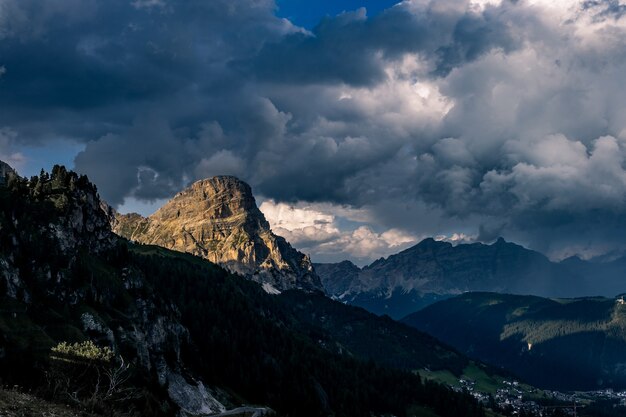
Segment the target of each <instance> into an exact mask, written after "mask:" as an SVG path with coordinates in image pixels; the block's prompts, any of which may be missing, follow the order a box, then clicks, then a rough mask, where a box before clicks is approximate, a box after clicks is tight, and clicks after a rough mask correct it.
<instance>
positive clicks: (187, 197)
mask: <svg viewBox="0 0 626 417" xmlns="http://www.w3.org/2000/svg"><path fill="white" fill-rule="evenodd" d="M113 231H114V232H116V233H117V234H119V235H121V236H123V237H126V238H128V239H130V240H132V241H136V242H139V243H143V244H151V245H158V246H162V247H165V248H168V249H172V250H176V251H181V252H188V253H191V254H194V255H197V256H200V257H202V258H205V259H208V260H209V261H211V262H214V263H217V264H219V265H221V266H223V267H225V268H227V269H228V270H230V271H231V272H236V273H239V274H242V275H245V276H247V277H249V278H251V279H252V280H254V281H257V282H260V283H263V284H266V286H265V288H266V290H268V291H270V292H272V291H276V290H281V291H282V290H285V289H293V288H299V289H305V290H319V291H323V287H322V285H321V282H320V279H319V277H318V276H317V274H316V273H315V271H314V269H313V265H312V263H311V261H310V259H309V257H308V256H307V255H304V254H302V253H300V252H298V251H297V250H296V249H294V248H293V247H292V246H291V245H290V244H289V243H288V242H287V241H286V240H285V239H284V238H282V237H280V236H276V235H275V234H274V233H272V231H271V229H270V225H269V223H268V222H267V221H266V220H265V217H264V216H263V213H261V211H260V210H259V209H258V207H257V205H256V202H255V200H254V197H253V195H252V190H251V189H250V186H249V185H248V184H246V183H244V182H243V181H240V180H239V179H237V178H235V177H230V176H219V177H213V178H209V179H206V180H201V181H197V182H195V183H194V184H192V185H191V186H190V187H188V188H187V189H185V190H183V191H181V192H180V193H178V194H177V195H176V196H175V197H174V198H173V199H172V200H170V201H169V202H168V203H166V204H165V205H164V206H163V207H161V208H160V209H159V210H158V211H157V212H156V213H154V214H153V215H151V216H150V217H148V218H144V217H142V216H140V215H138V214H126V215H119V214H118V215H117V216H116V218H115V221H114V222H113Z"/></svg>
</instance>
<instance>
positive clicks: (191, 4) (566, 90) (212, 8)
mask: <svg viewBox="0 0 626 417" xmlns="http://www.w3.org/2000/svg"><path fill="white" fill-rule="evenodd" d="M0 159H2V160H5V161H6V162H9V163H10V164H12V165H13V166H15V167H16V168H17V169H18V171H20V172H21V173H22V174H25V175H31V174H34V173H37V172H38V171H39V169H40V168H42V167H44V168H50V167H51V165H52V164H54V163H63V164H66V165H68V166H70V167H73V168H75V169H76V170H77V171H79V172H80V173H85V174H87V175H89V177H90V178H91V179H92V180H93V181H94V182H95V183H96V184H97V185H98V187H99V190H100V193H101V195H102V196H103V197H104V198H105V199H106V200H107V201H108V202H109V203H110V204H112V205H114V206H117V207H118V208H120V210H121V211H130V210H138V211H141V212H143V213H149V212H150V211H151V210H153V209H154V208H156V207H158V205H159V204H161V203H162V202H163V201H164V199H167V198H168V197H171V196H172V195H173V194H174V193H176V192H177V191H179V190H180V189H182V188H183V187H184V186H185V185H187V184H189V183H190V182H191V181H194V180H197V179H201V178H205V177H208V176H212V175H217V174H231V175H236V176H239V177H240V178H242V179H244V180H246V181H247V182H249V183H250V184H251V185H252V187H253V190H254V191H255V193H256V195H257V199H258V202H259V204H260V205H261V208H262V210H263V211H264V212H265V213H266V215H267V217H268V219H269V220H270V222H271V223H272V225H273V227H274V228H275V230H276V231H277V232H278V233H280V234H283V235H284V236H285V237H287V238H288V239H289V240H290V241H291V242H292V243H293V244H294V245H295V246H296V247H298V248H300V249H302V250H304V251H306V252H308V253H311V255H312V257H313V259H314V260H317V261H329V260H339V259H343V258H350V259H353V260H355V261H357V262H358V263H360V264H363V263H366V262H369V261H371V260H372V259H375V258H378V257H380V256H384V255H388V254H390V253H393V252H396V251H398V250H399V249H402V248H404V247H407V246H409V245H411V244H413V243H415V242H416V241H418V240H419V239H421V238H423V237H426V236H439V237H440V238H445V239H451V240H456V241H472V240H478V241H483V242H489V241H491V240H493V239H494V238H495V237H497V236H500V235H501V236H504V237H505V238H506V239H507V240H513V241H516V242H519V243H522V244H524V245H526V246H528V247H531V248H534V249H537V250H539V251H542V252H544V253H546V254H548V255H549V256H551V257H553V258H556V259H558V258H563V257H565V256H569V255H572V254H581V255H583V256H585V257H590V256H594V255H598V254H602V253H606V252H614V251H616V252H621V251H624V250H625V249H626V1H624V0H585V1H580V0H469V1H468V0H432V1H431V0H407V1H404V2H401V3H397V4H396V2H394V1H387V0H377V1H372V0H346V1H338V0H327V1H317V2H311V1H305V0H277V1H272V0H204V1H200V0H46V1H45V2H42V1H40V0H0Z"/></svg>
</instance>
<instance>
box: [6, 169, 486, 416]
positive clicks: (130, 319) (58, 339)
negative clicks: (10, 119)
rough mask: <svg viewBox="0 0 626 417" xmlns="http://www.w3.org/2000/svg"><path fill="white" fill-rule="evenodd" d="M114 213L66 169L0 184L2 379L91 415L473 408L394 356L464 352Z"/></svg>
mask: <svg viewBox="0 0 626 417" xmlns="http://www.w3.org/2000/svg"><path fill="white" fill-rule="evenodd" d="M110 216H111V213H110V212H109V211H108V209H107V208H106V206H104V205H103V204H102V203H101V202H100V200H99V198H98V194H97V190H96V187H95V186H93V185H92V184H91V183H89V181H88V180H87V178H86V177H79V176H77V175H76V174H75V173H72V172H67V171H66V170H65V169H64V168H62V167H55V168H54V169H53V171H52V174H51V175H48V174H47V173H44V174H43V175H41V176H38V177H37V176H36V177H33V178H31V179H30V180H26V179H21V178H18V179H16V180H15V181H11V183H10V184H9V185H8V186H4V185H3V186H0V231H1V233H0V379H1V380H2V383H3V385H5V386H13V385H18V386H21V387H24V388H25V389H30V390H32V391H33V392H36V393H38V395H42V396H44V397H46V398H47V399H49V400H53V401H54V402H62V403H67V404H74V405H78V406H80V408H81V410H83V411H85V412H87V413H92V414H95V415H154V416H173V415H179V416H192V415H193V416H198V415H208V414H215V413H218V414H217V415H220V414H219V413H221V412H222V411H223V410H224V409H229V408H236V407H240V406H241V405H242V404H260V405H261V406H254V407H248V408H244V411H243V412H239V414H245V412H246V410H247V411H250V412H251V413H257V414H264V413H266V412H269V408H268V407H271V409H273V410H275V411H276V413H277V415H279V416H296V415H297V416H305V417H307V416H328V415H335V416H363V415H391V414H392V415H397V416H409V415H411V416H414V415H429V416H441V417H446V416H457V415H466V416H482V415H484V413H483V410H482V408H481V407H480V406H479V405H478V404H477V402H476V401H474V400H473V399H472V398H471V397H470V396H468V395H465V394H458V393H455V392H453V391H451V390H450V389H448V388H445V387H443V386H440V385H437V384H433V383H424V382H422V381H421V379H420V378H419V376H418V375H416V374H414V373H412V372H407V371H405V370H403V369H406V368H407V367H413V366H421V365H422V364H425V365H432V366H433V367H437V366H444V367H445V366H446V364H447V359H446V357H450V358H451V360H450V363H452V364H453V365H454V366H456V367H458V366H462V365H463V364H464V363H466V361H467V359H466V358H464V357H463V355H461V354H459V353H458V352H456V351H454V350H452V349H450V348H447V347H446V346H445V345H443V344H441V343H440V342H437V341H436V340H434V339H433V338H432V337H429V336H427V335H425V334H423V333H421V332H419V331H417V330H414V329H410V328H408V327H406V326H404V325H401V324H398V323H394V322H391V321H390V320H387V319H384V318H378V317H375V316H373V315H372V314H369V313H367V312H365V311H363V310H360V309H356V308H354V307H350V306H345V305H343V304H342V303H339V302H335V301H332V300H330V299H327V298H325V297H323V296H322V295H321V294H320V293H316V292H303V291H298V290H291V291H285V292H284V293H283V294H280V295H278V296H276V295H270V294H268V293H267V292H266V291H264V290H263V289H262V287H261V285H259V284H258V283H255V282H252V281H250V280H248V279H244V278H242V277H241V276H239V275H233V274H231V273H229V272H228V271H226V270H225V269H223V268H221V267H220V266H218V265H215V264H213V263H211V262H209V261H207V260H205V259H202V258H200V257H197V256H193V255H191V254H186V253H181V252H175V251H171V250H168V249H165V248H161V247H158V246H152V245H138V244H133V243H132V242H128V241H126V240H125V239H123V238H120V237H118V236H117V235H115V234H114V233H112V231H111V229H110ZM320 300H321V301H320ZM318 302H319V306H317V303H318ZM329 303H330V304H329ZM312 314H314V315H315V317H312V316H311V315H312ZM305 316H306V319H305ZM340 320H344V322H343V323H340ZM338 323H340V324H338ZM370 327H372V328H374V331H373V332H372V333H371V334H372V337H373V338H376V339H379V340H378V341H376V340H373V342H375V343H373V344H372V345H371V347H368V346H366V345H363V344H362V343H354V342H353V341H352V340H351V338H350V333H346V334H345V335H341V334H340V332H346V331H349V330H350V328H351V329H353V331H352V333H351V334H352V335H356V336H355V338H357V339H360V340H363V339H365V338H366V335H367V332H368V331H369V330H368V328H370ZM372 347H373V348H372ZM413 350H415V352H416V353H417V354H416V355H415V358H411V357H410V356H411V352H412V351H413ZM397 352H400V353H401V354H397ZM394 356H395V357H397V358H398V361H397V363H395V364H394V363H393V362H394V361H393V357H394ZM409 360H410V361H412V362H408V361H409ZM394 368H395V369H394ZM252 408H254V410H252ZM235 414H236V413H235ZM235 414H233V413H231V414H229V415H235Z"/></svg>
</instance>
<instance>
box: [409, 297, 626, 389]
mask: <svg viewBox="0 0 626 417" xmlns="http://www.w3.org/2000/svg"><path fill="white" fill-rule="evenodd" d="M402 322H404V323H406V324H409V325H411V326H414V327H416V328H417V329H420V330H423V331H426V332H428V333H429V334H432V335H433V336H435V337H437V338H438V339H440V340H442V341H444V342H446V343H449V344H450V345H452V346H454V347H456V348H457V349H459V350H461V351H462V352H464V353H466V354H467V355H469V356H471V357H474V358H477V359H481V360H483V361H485V362H488V363H491V364H492V365H495V366H498V367H502V368H504V369H506V370H509V371H511V372H513V373H515V374H517V375H519V376H520V377H521V378H523V379H525V380H526V381H528V382H530V383H532V384H533V385H535V386H538V387H542V388H550V389H558V390H592V389H600V388H614V389H624V388H626V304H624V301H623V298H622V297H619V298H618V299H614V298H603V297H596V298H575V299H549V298H541V297H534V296H520V295H508V294H494V293H467V294H463V295H460V296H458V297H455V298H451V299H448V300H445V301H440V302H438V303H435V304H433V305H431V306H428V307H426V308H424V309H423V310H420V311H418V312H416V313H414V314H411V315H409V316H407V317H406V318H404V319H403V320H402Z"/></svg>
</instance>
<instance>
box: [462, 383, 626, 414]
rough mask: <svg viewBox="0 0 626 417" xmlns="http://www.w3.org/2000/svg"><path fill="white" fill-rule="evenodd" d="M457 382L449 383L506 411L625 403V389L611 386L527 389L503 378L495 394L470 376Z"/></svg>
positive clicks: (566, 411)
mask: <svg viewBox="0 0 626 417" xmlns="http://www.w3.org/2000/svg"><path fill="white" fill-rule="evenodd" d="M458 383H459V386H455V387H452V389H453V390H454V391H456V392H467V393H469V394H471V395H472V396H473V397H474V398H475V399H476V400H477V401H479V402H481V403H483V404H485V405H487V406H489V407H496V408H497V409H499V410H503V411H506V412H507V414H508V415H520V414H522V413H524V414H531V415H538V416H544V415H549V414H547V413H548V412H551V411H553V410H554V409H559V410H560V411H561V414H564V415H572V416H575V415H577V414H576V411H580V409H582V408H584V407H585V406H586V405H587V404H589V403H590V402H593V401H598V400H612V401H615V402H616V405H617V406H618V407H626V391H614V390H612V389H605V390H597V391H579V392H571V393H564V392H559V391H552V390H539V389H531V390H530V391H528V390H527V389H525V388H524V387H523V385H522V384H520V383H519V382H518V381H515V380H510V381H509V380H504V381H502V384H503V387H502V388H499V389H497V391H496V393H495V395H492V394H488V393H485V392H481V391H479V390H477V389H476V383H475V381H472V380H470V379H466V378H461V379H459V380H458ZM540 402H541V404H540ZM546 404H550V405H546Z"/></svg>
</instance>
